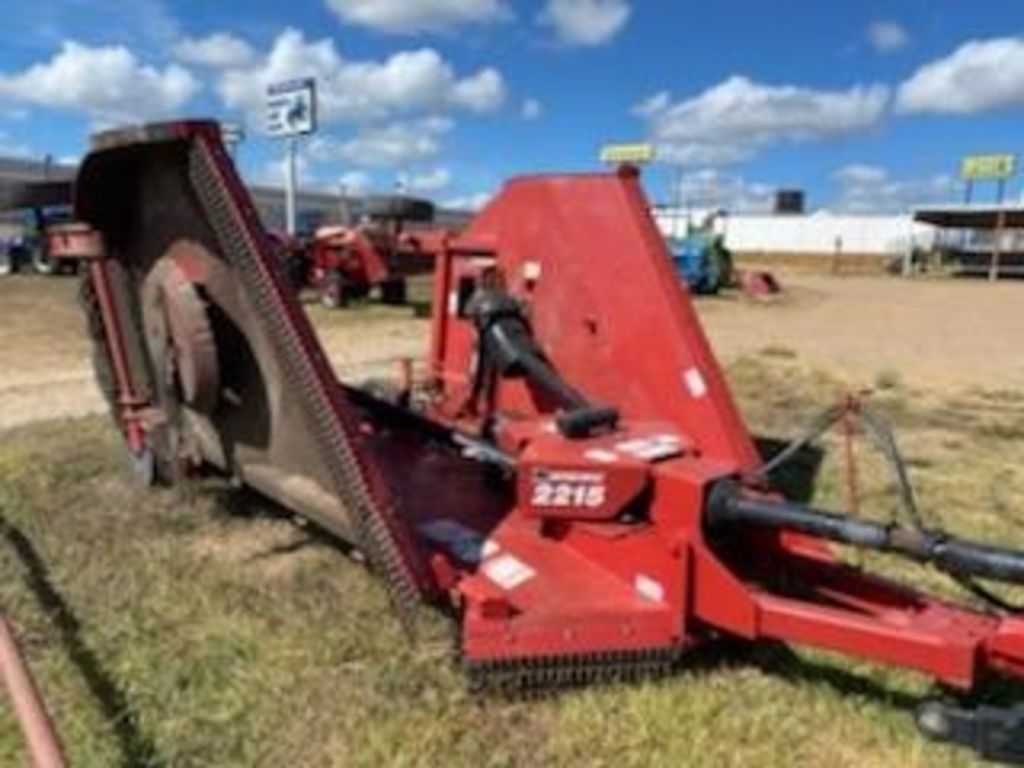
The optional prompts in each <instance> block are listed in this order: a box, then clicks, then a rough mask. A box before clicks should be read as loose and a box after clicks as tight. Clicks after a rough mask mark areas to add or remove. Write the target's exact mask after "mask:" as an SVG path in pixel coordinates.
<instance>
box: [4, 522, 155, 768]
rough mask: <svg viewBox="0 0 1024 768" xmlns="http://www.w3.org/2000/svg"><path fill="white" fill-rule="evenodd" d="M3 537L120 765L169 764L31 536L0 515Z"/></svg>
mask: <svg viewBox="0 0 1024 768" xmlns="http://www.w3.org/2000/svg"><path fill="white" fill-rule="evenodd" d="M0 535H2V536H3V538H4V539H5V540H6V541H7V543H8V544H10V546H11V548H12V549H13V550H14V552H15V554H16V555H17V557H18V559H19V560H20V561H21V564H22V566H23V567H24V569H25V583H26V585H27V586H28V588H29V590H30V591H31V592H32V594H33V595H34V596H35V598H36V600H37V601H38V603H39V605H40V607H41V608H42V609H43V612H44V613H45V614H46V615H47V616H48V617H49V619H50V621H51V622H52V623H53V625H54V627H55V628H56V629H57V632H58V636H59V638H60V643H61V645H62V646H63V648H64V652H65V653H66V654H67V655H68V658H69V659H70V660H71V662H72V663H73V664H74V665H75V667H76V668H77V669H78V671H79V673H80V674H81V675H82V678H83V679H84V680H85V683H86V686H88V688H89V692H90V693H91V694H92V697H93V698H94V699H95V700H96V703H97V704H98V706H99V708H100V710H101V711H102V713H103V716H104V717H105V718H106V720H107V721H108V722H109V723H110V725H111V728H112V729H113V732H114V735H115V737H116V738H117V742H118V748H119V750H120V752H121V765H123V766H126V768H134V767H135V766H162V765H165V762H164V761H163V760H162V759H160V757H159V756H158V755H157V751H156V747H155V745H154V744H153V742H152V741H151V740H150V739H149V737H148V736H146V735H145V734H144V733H143V732H142V730H141V729H140V728H139V724H138V716H137V714H136V712H135V710H134V709H133V707H132V705H131V703H130V702H129V700H128V697H127V695H126V694H125V692H124V691H123V690H122V689H121V688H120V686H119V685H118V683H117V681H116V680H115V679H114V677H113V675H111V674H110V672H109V671H108V670H107V669H106V668H105V667H104V666H103V664H102V662H101V661H100V659H99V657H98V656H97V655H96V653H95V652H94V651H93V650H92V649H91V648H90V647H89V646H88V645H86V643H85V641H84V640H83V639H82V625H81V622H80V621H79V620H78V617H77V616H75V614H74V612H73V611H72V610H71V607H70V606H69V605H68V604H67V601H66V600H65V599H64V597H63V596H62V595H61V594H60V592H58V591H57V589H56V587H54V585H53V582H52V581H51V580H50V573H49V569H48V568H47V567H46V563H44V562H43V560H42V558H41V557H40V556H39V552H38V551H37V550H36V548H35V545H34V544H33V543H32V541H31V539H29V538H28V537H27V536H26V535H25V534H24V533H23V532H22V531H21V529H19V528H18V527H17V526H15V525H13V524H11V523H10V522H9V521H7V520H4V519H3V518H0ZM58 729H59V724H58Z"/></svg>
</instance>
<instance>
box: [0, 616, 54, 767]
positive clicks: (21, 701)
mask: <svg viewBox="0 0 1024 768" xmlns="http://www.w3.org/2000/svg"><path fill="white" fill-rule="evenodd" d="M0 678H2V679H3V684H4V688H6V689H7V697H8V699H9V700H10V702H11V708H12V709H13V710H14V716H15V717H16V718H17V720H18V726H19V727H20V728H21V732H22V735H23V736H24V738H25V746H26V748H27V749H28V754H29V758H30V759H31V761H32V765H33V766H35V768H64V766H65V765H66V763H65V761H64V753H63V750H62V749H61V745H60V741H59V739H58V737H57V733H56V731H55V730H54V728H53V722H52V721H51V720H50V715H49V714H48V713H47V711H46V707H45V706H44V705H43V701H42V699H41V698H40V696H39V689H38V688H37V687H36V685H35V682H34V681H33V679H32V673H31V672H30V671H29V669H28V666H27V665H26V664H25V660H24V658H23V657H22V655H21V650H20V649H19V648H18V641H17V640H16V639H15V636H14V630H13V629H12V628H11V625H10V622H8V621H7V618H6V617H4V616H0Z"/></svg>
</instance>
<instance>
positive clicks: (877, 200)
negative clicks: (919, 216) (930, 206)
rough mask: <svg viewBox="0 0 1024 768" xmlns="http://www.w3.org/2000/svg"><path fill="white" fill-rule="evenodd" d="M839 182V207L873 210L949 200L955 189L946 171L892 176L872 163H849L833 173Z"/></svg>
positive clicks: (893, 208) (865, 210)
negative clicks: (930, 174)
mask: <svg viewBox="0 0 1024 768" xmlns="http://www.w3.org/2000/svg"><path fill="white" fill-rule="evenodd" d="M832 178H833V180H834V181H835V182H836V185H837V186H838V196H837V198H836V205H837V207H838V208H841V209H844V210H848V211H855V212H862V213H875V212H881V211H887V212H891V211H905V210H907V209H909V208H911V207H912V206H914V205H921V204H925V203H935V202H944V201H948V200H949V199H950V197H951V196H952V194H953V192H954V190H955V189H956V181H955V180H954V179H953V178H952V177H951V176H949V175H946V174H937V175H934V176H929V177H924V178H910V179H894V178H892V176H891V175H890V174H889V172H888V171H887V170H886V169H884V168H881V167H879V166H875V165H863V164H852V165H846V166H843V167H842V168H840V169H838V170H837V171H836V172H835V173H834V174H832Z"/></svg>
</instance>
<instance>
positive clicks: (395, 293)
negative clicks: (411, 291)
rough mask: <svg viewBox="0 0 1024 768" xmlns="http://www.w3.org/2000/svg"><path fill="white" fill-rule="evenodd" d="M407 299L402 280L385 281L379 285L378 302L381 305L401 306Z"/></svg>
mask: <svg viewBox="0 0 1024 768" xmlns="http://www.w3.org/2000/svg"><path fill="white" fill-rule="evenodd" d="M406 299H407V292H406V284H405V280H403V279H402V278H400V277H399V278H396V279H393V280H385V281H384V282H383V283H381V284H380V301H381V303H382V304H389V305H397V306H401V305H403V304H405V302H406Z"/></svg>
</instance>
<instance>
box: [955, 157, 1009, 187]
mask: <svg viewBox="0 0 1024 768" xmlns="http://www.w3.org/2000/svg"><path fill="white" fill-rule="evenodd" d="M1016 173H1017V157H1016V156H1015V155H1007V154H1003V155H968V156H967V157H965V158H964V159H963V161H962V162H961V163H960V176H961V178H963V180H964V181H991V180H1001V179H1008V178H1010V177H1011V176H1013V175H1014V174H1016Z"/></svg>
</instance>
